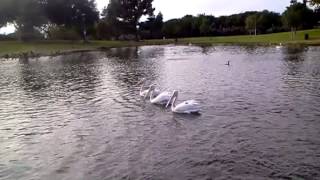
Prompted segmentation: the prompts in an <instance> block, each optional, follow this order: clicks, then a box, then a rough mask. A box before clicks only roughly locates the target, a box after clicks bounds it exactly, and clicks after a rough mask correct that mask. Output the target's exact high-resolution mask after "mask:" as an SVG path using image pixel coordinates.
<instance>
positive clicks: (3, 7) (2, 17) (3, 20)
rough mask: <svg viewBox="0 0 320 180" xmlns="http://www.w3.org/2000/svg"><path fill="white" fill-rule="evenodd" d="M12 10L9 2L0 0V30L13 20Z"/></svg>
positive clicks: (9, 0)
mask: <svg viewBox="0 0 320 180" xmlns="http://www.w3.org/2000/svg"><path fill="white" fill-rule="evenodd" d="M13 10H14V9H13V5H12V1H11V0H0V28H1V27H3V26H5V25H6V24H7V23H8V22H11V21H12V20H13V18H14V12H13Z"/></svg>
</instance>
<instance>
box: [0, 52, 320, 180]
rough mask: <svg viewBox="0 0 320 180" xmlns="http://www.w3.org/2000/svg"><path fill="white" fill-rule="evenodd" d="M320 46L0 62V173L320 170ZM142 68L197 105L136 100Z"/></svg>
mask: <svg viewBox="0 0 320 180" xmlns="http://www.w3.org/2000/svg"><path fill="white" fill-rule="evenodd" d="M319 52H320V51H319V47H295V48H288V47H282V48H280V49H276V48H275V47H255V46H215V47H196V46H148V47H136V48H116V49H111V50H108V51H105V52H89V53H75V54H70V55H65V56H58V57H41V58H38V59H24V60H11V61H0V87H1V88H0V102H1V103H0V147H1V148H0V157H1V161H0V179H83V180H85V179H319V178H320V168H319V167H320V163H319V162H320V150H319V149H320V141H319V139H320V130H319V127H320V124H319V123H320V122H319V119H320V108H319V107H320V61H319V60H318V59H319V58H318V57H319ZM227 61H230V62H231V66H225V65H224V64H225V63H226V62H227ZM142 78H148V79H150V83H151V82H154V83H156V84H157V85H158V86H159V87H160V88H161V89H163V90H164V89H168V90H178V91H179V92H180V93H179V101H180V100H181V101H182V100H187V99H196V100H198V101H200V102H201V104H202V106H203V113H202V115H201V116H189V115H175V114H172V113H171V112H170V110H168V109H164V108H161V107H159V106H153V105H151V104H150V103H148V102H147V101H144V100H143V99H141V98H140V97H139V96H138V92H139V88H140V87H138V86H137V85H136V84H137V82H139V81H140V80H141V79H142Z"/></svg>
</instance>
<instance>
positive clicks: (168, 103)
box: [166, 94, 174, 108]
mask: <svg viewBox="0 0 320 180" xmlns="http://www.w3.org/2000/svg"><path fill="white" fill-rule="evenodd" d="M173 95H174V94H172V96H171V97H170V99H169V101H168V102H167V105H166V108H168V107H169V105H170V102H171V101H172V98H173Z"/></svg>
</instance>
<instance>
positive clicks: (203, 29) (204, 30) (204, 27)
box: [198, 15, 211, 35]
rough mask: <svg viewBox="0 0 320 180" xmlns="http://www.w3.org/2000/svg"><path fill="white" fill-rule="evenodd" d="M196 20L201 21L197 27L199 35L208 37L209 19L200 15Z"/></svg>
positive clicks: (209, 30) (209, 29)
mask: <svg viewBox="0 0 320 180" xmlns="http://www.w3.org/2000/svg"><path fill="white" fill-rule="evenodd" d="M198 18H199V19H200V21H201V24H200V26H199V31H200V34H201V35H208V34H209V33H210V32H211V24H210V20H209V18H208V17H207V16H204V15H200V16H199V17H198Z"/></svg>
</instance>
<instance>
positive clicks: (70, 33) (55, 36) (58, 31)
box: [48, 27, 81, 40]
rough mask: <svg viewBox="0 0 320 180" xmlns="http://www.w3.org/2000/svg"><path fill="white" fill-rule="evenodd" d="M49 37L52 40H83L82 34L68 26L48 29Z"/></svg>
mask: <svg viewBox="0 0 320 180" xmlns="http://www.w3.org/2000/svg"><path fill="white" fill-rule="evenodd" d="M48 38H49V39H52V40H81V36H80V34H79V33H78V32H77V31H76V30H74V29H72V28H66V27H52V28H51V29H49V31H48Z"/></svg>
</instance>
